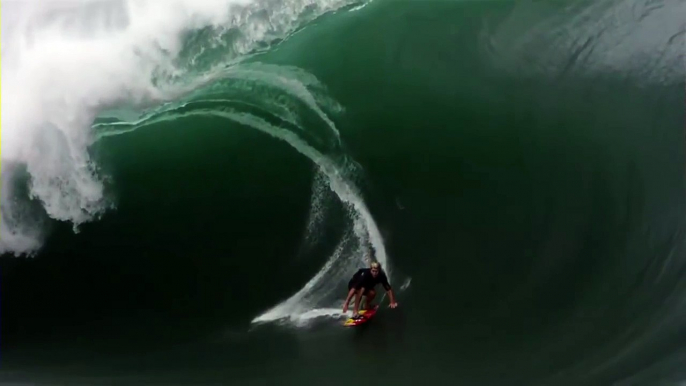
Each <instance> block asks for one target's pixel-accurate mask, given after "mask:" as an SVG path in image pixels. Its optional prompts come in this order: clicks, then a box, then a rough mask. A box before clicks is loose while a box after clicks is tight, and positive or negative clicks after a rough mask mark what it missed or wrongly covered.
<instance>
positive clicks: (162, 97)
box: [0, 0, 364, 255]
mask: <svg viewBox="0 0 686 386" xmlns="http://www.w3.org/2000/svg"><path fill="white" fill-rule="evenodd" d="M363 3H364V2H359V1H357V2H356V1H347V0H320V1H315V0H284V1H276V2H274V1H260V0H255V1H248V0H211V1H210V0H208V1H195V0H173V1H168V2H159V1H133V0H108V1H86V0H83V1H73V2H58V3H57V2H48V3H40V5H39V4H38V3H34V2H31V3H15V2H10V3H6V4H3V8H4V11H5V14H6V15H7V14H11V15H12V18H11V19H9V20H11V21H10V22H9V23H6V25H4V26H3V34H2V47H3V48H2V50H3V51H2V54H3V70H4V71H3V72H4V73H3V83H2V92H3V94H5V95H12V98H5V99H4V100H3V101H2V109H3V113H4V114H3V131H2V145H3V146H2V162H3V171H2V175H3V182H11V181H15V180H16V178H14V174H15V173H16V170H19V169H25V170H26V173H28V186H29V191H28V195H22V196H17V195H16V194H15V193H14V189H11V188H7V189H4V190H3V193H5V194H3V197H2V206H1V207H2V226H1V227H0V253H12V254H15V255H24V254H26V255H33V254H35V253H36V252H37V250H38V249H39V248H40V246H41V245H42V239H43V238H44V237H45V230H44V229H43V228H42V227H41V223H40V222H35V221H34V222H29V221H26V220H25V219H26V218H27V217H28V215H27V214H26V213H25V208H26V206H27V205H29V201H30V200H35V201H37V202H40V204H41V205H42V208H43V210H44V216H43V217H44V220H45V219H52V220H58V221H64V222H69V223H71V224H73V228H74V230H75V231H78V229H79V226H80V225H81V224H83V223H85V222H89V221H93V220H97V219H99V218H100V217H101V216H102V215H103V214H104V213H105V212H106V211H108V210H110V209H113V208H115V206H116V205H115V203H114V202H113V200H112V199H111V198H109V197H108V196H107V194H106V191H105V188H104V182H105V180H106V179H107V177H106V176H104V175H102V173H101V171H100V170H99V167H98V165H97V164H96V162H95V161H94V160H93V159H92V157H91V155H90V154H89V147H90V146H91V145H92V144H93V143H94V142H95V141H97V137H98V135H97V134H95V132H94V130H93V127H92V126H93V125H92V124H93V122H94V120H95V119H96V118H97V117H98V116H99V115H100V114H102V113H103V112H105V111H109V112H112V111H118V112H119V113H120V114H129V115H130V116H131V115H132V114H134V115H135V114H138V113H137V112H139V111H146V110H154V109H155V108H157V107H159V106H160V105H164V104H165V103H170V102H173V101H177V100H179V99H180V98H182V96H184V95H188V94H189V93H192V92H193V91H194V90H197V89H198V88H199V87H201V86H203V85H206V84H208V82H212V81H213V80H215V79H217V77H219V76H221V73H222V72H223V71H224V70H225V68H226V67H230V66H232V65H234V64H235V63H239V62H241V61H243V60H246V59H248V58H250V57H251V56H252V55H255V54H257V53H259V52H261V51H265V50H267V49H269V48H270V47H271V46H273V45H274V44H278V43H279V42H281V41H282V40H283V39H286V38H287V37H288V36H289V35H290V34H293V33H295V32H297V31H298V30H299V29H301V28H303V27H304V26H306V25H307V23H308V22H310V21H312V20H314V19H316V18H317V17H320V16H322V15H324V14H326V13H327V12H332V11H335V10H339V9H342V8H344V7H346V6H351V5H352V6H354V5H360V4H363ZM244 75H246V76H249V74H244ZM284 81H286V82H287V81H288V80H284ZM294 91H295V92H298V90H294ZM308 102H309V103H311V101H308ZM284 108H286V106H284ZM322 118H325V117H322ZM4 186H6V185H4Z"/></svg>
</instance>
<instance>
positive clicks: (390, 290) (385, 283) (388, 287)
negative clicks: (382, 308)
mask: <svg viewBox="0 0 686 386" xmlns="http://www.w3.org/2000/svg"><path fill="white" fill-rule="evenodd" d="M381 285H383V288H384V289H385V290H386V293H388V297H389V299H390V301H391V304H390V306H391V308H395V307H396V306H397V303H396V301H395V294H394V293H393V288H392V287H391V285H390V284H389V283H388V278H387V277H386V275H384V276H383V281H382V283H381Z"/></svg>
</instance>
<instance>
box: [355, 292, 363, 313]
mask: <svg viewBox="0 0 686 386" xmlns="http://www.w3.org/2000/svg"><path fill="white" fill-rule="evenodd" d="M363 293H364V287H362V288H360V289H359V290H357V292H355V308H353V316H357V315H358V313H359V312H360V302H361V301H362V294H363Z"/></svg>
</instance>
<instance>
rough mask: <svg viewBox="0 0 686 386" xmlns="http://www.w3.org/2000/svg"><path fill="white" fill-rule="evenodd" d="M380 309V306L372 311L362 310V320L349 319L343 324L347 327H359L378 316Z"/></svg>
mask: <svg viewBox="0 0 686 386" xmlns="http://www.w3.org/2000/svg"><path fill="white" fill-rule="evenodd" d="M378 309H379V306H378V305H377V306H376V307H374V308H373V309H371V310H360V318H358V319H353V318H348V320H346V321H345V323H343V325H344V326H346V327H354V326H359V325H361V324H364V323H367V322H368V321H369V320H370V319H371V318H373V317H374V315H376V311H377V310H378Z"/></svg>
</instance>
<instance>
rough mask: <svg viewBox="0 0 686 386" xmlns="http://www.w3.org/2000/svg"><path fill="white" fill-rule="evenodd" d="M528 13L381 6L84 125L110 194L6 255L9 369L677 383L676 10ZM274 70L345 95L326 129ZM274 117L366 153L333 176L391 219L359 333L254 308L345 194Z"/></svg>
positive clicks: (603, 7)
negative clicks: (136, 117) (157, 104)
mask: <svg viewBox="0 0 686 386" xmlns="http://www.w3.org/2000/svg"><path fill="white" fill-rule="evenodd" d="M540 3H541V2H521V3H517V4H515V3H513V2H449V1H441V2H432V1H427V2H389V1H375V2H373V3H371V4H370V5H368V6H367V7H365V8H363V9H361V10H358V11H354V12H341V13H337V14H332V15H327V16H324V17H323V18H320V19H318V20H317V21H316V22H315V23H313V24H312V25H310V26H308V27H307V28H306V29H304V30H303V31H301V32H300V33H298V34H295V35H294V36H292V37H291V38H290V39H288V40H287V41H285V42H283V43H281V44H279V45H277V46H275V47H274V48H272V49H271V50H269V51H267V52H266V53H264V54H263V55H260V56H258V57H256V58H252V59H250V60H249V62H250V63H253V64H249V63H248V64H245V65H244V67H239V68H244V69H245V72H239V73H237V75H236V76H234V77H232V78H231V80H228V81H226V80H222V79H220V80H217V81H216V82H214V83H213V85H214V86H212V85H210V86H208V88H204V89H201V91H199V93H198V94H197V95H195V96H193V97H191V98H190V99H188V100H186V101H185V102H184V103H186V102H188V103H187V104H179V105H178V106H175V107H170V108H169V109H166V110H162V111H159V112H156V113H153V114H151V115H150V116H149V117H148V120H147V121H145V123H137V124H132V125H126V124H122V125H119V126H118V125H110V124H109V123H102V122H109V121H105V120H103V121H99V122H100V124H99V125H96V127H95V128H94V130H95V131H96V132H98V133H100V134H101V137H100V139H99V140H98V141H97V142H96V143H95V145H94V146H93V148H92V154H93V157H94V158H95V159H96V160H97V162H98V164H99V165H100V167H101V169H102V173H103V174H104V175H107V176H109V179H108V184H107V187H108V194H109V195H110V196H109V197H111V198H112V201H113V202H114V203H115V208H114V209H112V210H111V211H109V212H107V213H106V214H105V215H104V216H103V218H102V219H100V220H98V221H94V222H92V223H88V224H85V225H83V226H82V227H81V228H80V231H79V232H78V233H76V234H75V233H73V231H72V227H71V224H68V223H58V222H56V221H49V222H48V224H49V225H47V226H49V229H50V233H49V237H48V239H47V240H46V242H45V243H44V245H43V248H42V249H41V251H40V252H39V253H38V254H37V255H36V256H35V257H33V258H16V257H9V256H7V257H3V258H2V260H1V264H2V267H1V269H2V270H1V275H2V276H1V280H2V281H1V288H0V290H1V292H2V309H1V312H2V324H1V326H2V336H1V338H0V339H1V341H2V370H1V372H0V374H1V378H2V379H3V380H4V382H8V384H9V383H12V382H18V383H35V384H88V385H111V384H131V385H133V384H160V385H161V384H202V385H205V384H207V385H209V384H271V383H276V382H283V383H285V384H303V383H304V384H326V385H329V384H331V385H338V384H349V383H358V384H359V383H362V384H393V385H415V384H418V383H425V382H431V383H434V384H450V385H663V384H664V385H677V384H680V382H684V381H686V371H685V370H684V369H685V368H684V365H683V364H684V363H686V348H685V347H686V324H685V323H684V317H685V316H686V260H685V258H684V253H685V252H686V249H685V244H684V242H685V241H686V238H685V233H684V232H685V231H686V229H685V228H684V226H685V225H686V223H685V221H684V213H685V211H686V207H685V206H686V202H685V200H684V197H685V195H684V193H686V192H685V191H684V188H685V186H684V182H685V180H684V171H685V170H684V156H685V153H684V131H683V130H684V124H685V123H686V119H685V116H684V90H685V86H686V85H685V84H684V83H685V82H684V77H683V73H684V67H683V65H682V64H683V61H680V59H679V58H681V59H683V56H682V54H680V53H677V54H675V52H676V50H682V49H683V30H684V27H683V20H677V19H679V17H675V16H674V15H675V14H678V12H680V11H684V6H683V3H678V2H673V3H672V2H646V3H645V4H644V3H641V4H638V3H637V4H630V3H629V2H621V1H614V2H613V1H607V2H598V3H595V4H592V3H590V2H568V3H565V4H561V3H560V4H558V3H555V4H552V2H551V3H546V4H545V5H544V4H540ZM681 14H682V15H683V12H682V13H681ZM681 19H683V18H681ZM681 52H683V51H681ZM258 62H259V63H265V64H269V65H274V67H259V66H258V67H254V65H255V63H258ZM680 64H681V67H679V65H680ZM251 66H253V67H251ZM287 66H294V67H296V68H299V69H301V70H302V71H306V72H307V73H308V74H311V75H313V76H315V77H316V78H317V79H318V80H319V82H321V84H322V85H323V86H324V87H325V88H326V90H325V91H323V93H324V94H325V95H327V96H328V98H333V99H334V100H335V101H337V102H338V103H339V104H340V106H341V107H342V111H338V112H335V111H334V110H336V109H335V108H324V109H323V111H325V113H326V114H327V115H326V116H328V117H330V119H331V120H332V121H333V122H334V123H335V127H336V128H337V130H338V131H339V132H340V143H339V142H338V141H337V140H336V139H335V135H333V134H332V131H331V130H330V127H329V126H328V125H327V124H326V123H324V121H323V120H322V119H321V116H319V115H318V113H317V112H316V111H315V110H313V109H312V108H311V107H308V106H310V105H309V104H308V103H307V102H306V100H305V98H302V97H298V98H296V97H294V96H293V94H290V95H288V93H286V92H284V91H283V90H286V88H279V87H277V86H275V85H276V83H275V82H276V81H274V80H273V79H271V78H269V76H271V75H274V74H276V75H280V76H283V77H285V79H300V80H301V81H302V79H305V78H303V75H302V73H299V72H292V71H291V70H284V69H287V68H289V67H287ZM251 69H259V70H260V71H262V70H263V71H264V72H262V75H259V76H252V75H250V74H249V70H251ZM281 71H284V72H281ZM265 74H267V75H265ZM289 74H290V75H289ZM293 74H295V75H293ZM298 74H300V75H298ZM265 76H266V78H265ZM289 76H291V78H289ZM260 77H261V78H260ZM265 79H266V80H265ZM270 79H271V80H270ZM261 82H262V83H261ZM303 83H305V82H303ZM264 84H267V86H264ZM262 86H264V87H262ZM212 87H214V88H212ZM275 94H276V95H275ZM299 95H300V94H299ZM218 96H220V97H218ZM300 96H302V95H300ZM275 101H276V102H278V101H282V102H283V101H285V102H284V103H285V105H288V106H290V109H289V111H291V112H293V113H294V114H295V115H296V116H297V122H298V124H297V125H296V124H293V122H292V121H291V122H289V121H288V119H287V115H286V114H285V113H284V112H283V111H281V110H279V109H278V106H279V105H278V103H276V102H275ZM318 101H321V99H320V100H318ZM329 107H331V106H329ZM284 111H285V110H284ZM238 116H240V117H249V118H255V117H257V118H259V119H260V122H261V123H260V124H255V123H254V122H255V121H254V120H241V119H240V118H236V117H238ZM246 119H247V118H246ZM251 122H252V123H251ZM265 122H267V123H268V124H269V125H271V126H267V124H265ZM299 125H300V126H301V128H298V126H299ZM121 127H125V129H124V130H120V128H121ZM265 127H272V128H273V127H284V128H285V129H286V132H288V133H294V134H295V135H296V136H297V138H299V140H301V141H302V142H303V143H306V144H308V146H311V147H312V148H313V149H315V150H316V152H318V153H317V154H320V153H321V154H324V155H327V156H330V157H331V158H332V159H334V160H338V161H337V162H339V161H340V163H337V165H342V164H346V165H352V164H354V165H356V166H355V167H354V168H342V167H341V168H338V169H336V170H343V169H345V170H346V172H349V176H352V177H350V178H351V179H352V180H354V181H355V183H356V184H357V185H358V186H359V187H360V189H361V195H362V197H363V200H364V202H365V204H366V207H367V208H368V210H369V213H370V214H371V215H372V217H373V219H374V221H375V223H376V225H377V226H378V229H379V231H380V232H381V234H382V236H383V245H384V246H385V251H386V253H387V255H388V264H389V265H390V266H391V267H392V274H391V282H392V284H393V285H394V288H395V289H396V292H397V297H398V301H399V304H400V307H399V308H398V309H395V310H390V309H386V308H383V309H382V311H381V312H379V313H378V314H377V317H376V318H375V320H374V321H373V322H372V323H370V324H369V325H367V326H365V327H364V328H358V329H344V328H342V327H341V326H340V323H341V320H340V319H335V318H331V317H323V318H315V319H312V320H311V321H310V323H308V324H306V325H304V326H303V325H291V324H282V323H278V322H273V323H265V324H255V323H251V321H252V320H253V319H254V318H256V317H257V316H259V315H261V314H263V313H264V312H265V311H267V310H269V309H270V308H272V307H274V306H275V305H277V304H279V303H280V302H282V301H284V300H285V299H286V298H288V297H289V296H291V295H293V294H294V293H296V292H297V291H299V290H300V289H301V288H302V287H303V286H304V285H305V284H306V283H307V282H308V281H309V280H310V279H311V278H312V277H313V276H315V275H316V274H317V273H318V272H320V270H321V269H322V266H323V265H324V263H325V261H326V260H327V258H328V256H330V255H331V254H332V251H333V250H334V249H335V245H336V243H337V242H338V241H339V240H340V232H341V229H343V228H345V227H348V226H349V223H350V221H349V216H350V215H349V212H346V211H345V209H344V206H342V205H341V203H340V200H339V198H338V197H337V196H336V195H335V194H333V193H331V192H328V193H327V192H324V193H318V194H313V190H315V191H316V189H315V188H316V187H317V186H321V185H319V182H318V181H320V180H321V178H323V177H321V174H320V173H318V172H317V167H318V166H317V163H316V162H313V160H312V158H311V157H309V156H304V155H303V153H302V152H301V151H297V149H294V146H292V143H289V142H288V141H284V140H282V139H283V138H279V137H278V136H277V137H274V136H273V135H265V131H261V129H260V128H265ZM302 128H304V130H301V129H302ZM270 130H271V129H270ZM298 143H300V142H298ZM301 150H302V149H301ZM318 179H319V180H318ZM325 190H326V189H325ZM322 197H324V198H322ZM318 200H319V201H318ZM314 202H320V203H322V206H318V207H317V208H318V209H316V210H314V212H317V213H319V212H321V213H325V214H326V215H325V216H324V220H322V221H319V222H317V223H316V224H317V226H316V228H317V229H316V230H314V231H313V230H308V223H309V222H310V215H311V213H313V212H312V209H311V208H313V203H314ZM312 234H317V235H318V237H319V238H318V239H317V241H314V242H313V241H311V240H310V237H311V236H312ZM372 238H373V237H372ZM358 258H361V256H357V255H355V254H354V253H352V254H350V256H348V257H341V259H353V260H351V262H350V264H352V266H355V265H356V264H357V265H361V264H363V262H362V260H359V261H355V260H354V259H358ZM346 267H347V266H346ZM352 273H353V271H350V270H349V271H347V273H345V272H343V273H336V274H331V275H329V276H326V280H325V282H324V284H320V285H323V286H327V285H328V283H329V282H330V284H331V286H333V287H334V288H336V290H338V288H340V285H341V283H345V282H347V279H348V276H349V275H352ZM402 284H406V285H402ZM401 287H402V288H401ZM344 296H345V291H338V292H335V291H334V293H332V294H330V295H328V297H327V298H326V299H323V298H322V299H319V298H317V299H316V300H317V302H319V301H321V304H320V303H317V306H322V307H324V306H328V305H329V304H333V305H337V304H341V303H342V300H343V299H344ZM383 303H384V305H386V304H387V303H388V298H387V297H386V298H385V300H384V301H383Z"/></svg>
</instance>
